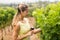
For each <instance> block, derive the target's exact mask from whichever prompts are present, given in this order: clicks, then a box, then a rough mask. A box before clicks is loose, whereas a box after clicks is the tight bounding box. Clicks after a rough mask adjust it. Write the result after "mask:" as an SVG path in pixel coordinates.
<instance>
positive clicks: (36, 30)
mask: <svg viewBox="0 0 60 40" xmlns="http://www.w3.org/2000/svg"><path fill="white" fill-rule="evenodd" d="M41 31H42V30H41V29H40V28H38V29H34V30H33V33H34V34H36V33H38V32H41Z"/></svg>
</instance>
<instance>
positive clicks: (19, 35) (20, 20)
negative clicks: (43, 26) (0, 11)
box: [12, 4, 41, 40]
mask: <svg viewBox="0 0 60 40" xmlns="http://www.w3.org/2000/svg"><path fill="white" fill-rule="evenodd" d="M17 9H18V12H17V13H16V14H15V16H14V18H13V22H12V26H13V35H12V38H13V40H32V39H31V36H32V35H33V34H36V33H38V32H40V31H41V30H40V29H34V28H33V25H32V23H31V22H30V21H29V19H28V18H26V16H27V15H28V6H27V5H25V4H19V5H18V8H17Z"/></svg>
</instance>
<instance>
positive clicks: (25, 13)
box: [22, 8, 28, 17]
mask: <svg viewBox="0 0 60 40" xmlns="http://www.w3.org/2000/svg"><path fill="white" fill-rule="evenodd" d="M27 15H28V8H26V10H25V11H24V12H22V16H24V17H25V16H27Z"/></svg>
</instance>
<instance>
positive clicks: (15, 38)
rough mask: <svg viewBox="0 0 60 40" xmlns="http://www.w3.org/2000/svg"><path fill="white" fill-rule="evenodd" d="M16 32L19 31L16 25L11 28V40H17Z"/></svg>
mask: <svg viewBox="0 0 60 40" xmlns="http://www.w3.org/2000/svg"><path fill="white" fill-rule="evenodd" d="M18 31H19V27H18V25H15V26H14V27H13V35H12V38H13V40H17V37H18Z"/></svg>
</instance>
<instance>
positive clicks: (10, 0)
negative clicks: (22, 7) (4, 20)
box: [0, 0, 60, 4]
mask: <svg viewBox="0 0 60 40" xmlns="http://www.w3.org/2000/svg"><path fill="white" fill-rule="evenodd" d="M37 1H39V0H0V3H5V4H8V3H23V2H37ZM41 1H50V2H54V1H56V0H41ZM57 1H60V0H57Z"/></svg>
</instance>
